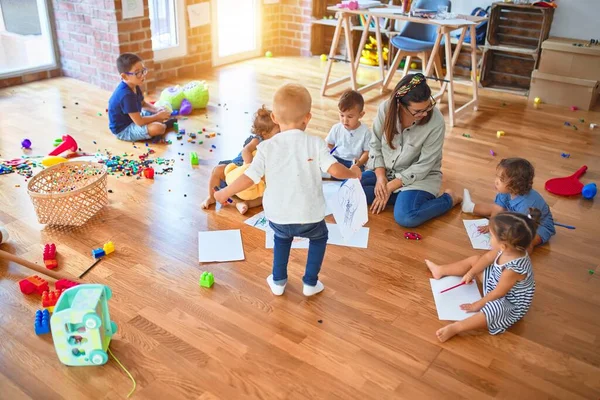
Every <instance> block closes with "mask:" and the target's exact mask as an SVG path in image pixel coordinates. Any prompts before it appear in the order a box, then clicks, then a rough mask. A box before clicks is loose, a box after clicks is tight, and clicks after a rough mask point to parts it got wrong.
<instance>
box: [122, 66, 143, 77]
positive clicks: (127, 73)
mask: <svg viewBox="0 0 600 400" xmlns="http://www.w3.org/2000/svg"><path fill="white" fill-rule="evenodd" d="M147 73H148V68H142V69H141V70H139V71H135V72H125V75H135V76H136V77H137V78H141V77H142V76H146V74H147Z"/></svg>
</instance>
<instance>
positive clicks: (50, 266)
mask: <svg viewBox="0 0 600 400" xmlns="http://www.w3.org/2000/svg"><path fill="white" fill-rule="evenodd" d="M44 264H45V265H46V268H48V269H54V268H56V267H58V261H56V260H44Z"/></svg>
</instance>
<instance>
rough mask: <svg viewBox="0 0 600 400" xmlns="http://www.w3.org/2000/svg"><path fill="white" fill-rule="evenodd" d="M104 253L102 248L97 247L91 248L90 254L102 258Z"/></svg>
mask: <svg viewBox="0 0 600 400" xmlns="http://www.w3.org/2000/svg"><path fill="white" fill-rule="evenodd" d="M105 255H106V253H105V252H104V250H103V249H102V248H97V249H94V250H92V256H93V257H94V258H102V257H104V256H105Z"/></svg>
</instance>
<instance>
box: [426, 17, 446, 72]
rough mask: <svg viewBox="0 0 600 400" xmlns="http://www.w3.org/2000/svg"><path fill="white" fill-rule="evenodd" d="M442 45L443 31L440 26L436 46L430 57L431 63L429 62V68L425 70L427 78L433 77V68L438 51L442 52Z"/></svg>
mask: <svg viewBox="0 0 600 400" xmlns="http://www.w3.org/2000/svg"><path fill="white" fill-rule="evenodd" d="M440 43H442V31H441V27H440V26H438V29H437V36H436V37H435V44H434V45H433V49H432V50H431V55H430V56H429V61H428V62H427V68H425V76H431V75H430V74H431V68H433V60H435V57H436V56H437V53H438V51H439V50H440Z"/></svg>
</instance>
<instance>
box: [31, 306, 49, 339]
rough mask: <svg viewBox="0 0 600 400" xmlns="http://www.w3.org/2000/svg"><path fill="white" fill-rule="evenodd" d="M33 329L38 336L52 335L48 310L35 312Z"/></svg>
mask: <svg viewBox="0 0 600 400" xmlns="http://www.w3.org/2000/svg"><path fill="white" fill-rule="evenodd" d="M33 329H35V334H36V335H45V334H47V333H50V312H49V311H48V310H44V311H41V310H37V311H36V312H35V321H34V323H33Z"/></svg>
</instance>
